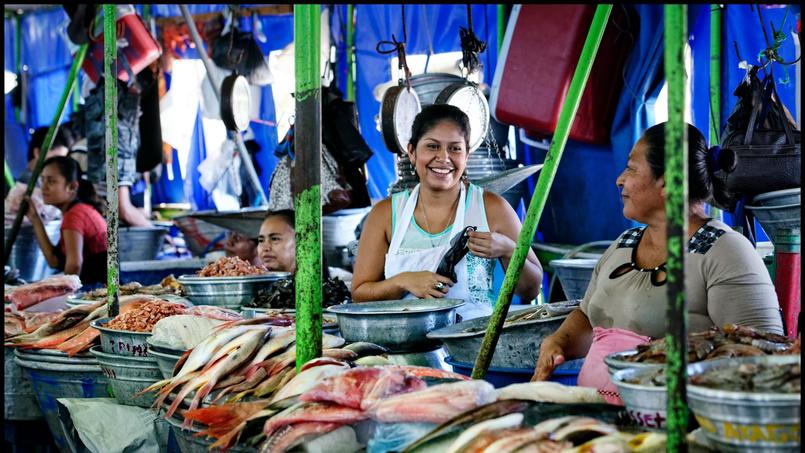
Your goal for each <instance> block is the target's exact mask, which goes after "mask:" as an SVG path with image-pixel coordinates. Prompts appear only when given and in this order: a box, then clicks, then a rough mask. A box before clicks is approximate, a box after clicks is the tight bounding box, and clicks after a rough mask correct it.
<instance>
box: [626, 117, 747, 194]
mask: <svg viewBox="0 0 805 453" xmlns="http://www.w3.org/2000/svg"><path fill="white" fill-rule="evenodd" d="M666 124H668V123H667V122H665V123H660V124H657V125H656V126H652V127H650V128H648V129H646V131H645V132H644V133H643V136H642V137H641V138H640V140H642V141H643V143H644V144H645V145H646V160H647V161H648V165H649V167H650V168H651V174H652V175H653V176H654V177H655V178H659V177H660V176H662V175H664V174H665V125H666ZM685 124H686V125H687V128H688V199H689V200H690V201H708V200H710V199H711V198H713V199H715V201H716V202H717V203H718V204H722V205H724V204H725V203H726V202H727V200H728V199H729V197H730V193H729V191H728V190H727V188H726V186H725V185H724V182H723V181H722V180H721V179H720V178H717V177H715V173H716V172H717V171H723V172H725V173H731V172H732V171H733V170H735V165H736V164H737V160H738V159H737V156H736V155H735V152H734V151H732V150H730V149H724V150H722V149H720V148H719V147H718V146H714V147H712V148H708V147H707V141H705V139H704V135H702V133H701V132H700V131H699V129H696V127H695V126H693V125H691V124H687V123H685ZM727 204H728V203H727Z"/></svg>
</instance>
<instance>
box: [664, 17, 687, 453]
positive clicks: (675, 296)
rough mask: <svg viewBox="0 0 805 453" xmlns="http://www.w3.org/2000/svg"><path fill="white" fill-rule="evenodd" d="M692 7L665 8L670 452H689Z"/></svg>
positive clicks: (667, 377) (668, 429)
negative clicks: (688, 48) (688, 51)
mask: <svg viewBox="0 0 805 453" xmlns="http://www.w3.org/2000/svg"><path fill="white" fill-rule="evenodd" d="M687 28H688V26H687V6H686V5H665V55H664V57H665V80H666V81H667V82H668V123H667V127H666V129H665V150H666V151H665V215H666V218H667V219H668V230H667V231H668V233H667V234H668V261H667V263H668V264H667V269H668V271H667V275H668V277H667V278H668V284H667V285H666V288H668V289H667V291H668V308H667V311H666V319H667V320H668V321H667V323H668V327H667V330H666V334H665V341H666V344H667V346H668V347H667V351H668V353H667V360H666V368H665V375H666V381H667V392H668V411H667V413H668V415H667V417H668V421H667V425H666V426H667V433H668V444H667V450H668V451H670V452H684V451H687V438H686V435H687V425H688V408H687V395H686V388H685V385H686V379H687V370H686V369H687V355H688V354H687V346H688V344H687V337H688V332H687V330H688V314H687V300H686V294H685V252H686V251H687V242H688V241H687V238H688V221H687V218H688V217H687V212H688V137H687V136H688V134H687V127H686V124H685V98H686V96H687V93H686V90H685V66H684V64H685V63H684V61H685V58H684V55H685V53H684V52H685V43H686V42H687V38H688V31H687Z"/></svg>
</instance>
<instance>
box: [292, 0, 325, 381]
mask: <svg viewBox="0 0 805 453" xmlns="http://www.w3.org/2000/svg"><path fill="white" fill-rule="evenodd" d="M320 14H321V6H320V5H318V4H312V5H294V43H295V46H296V52H295V57H294V58H295V70H296V126H295V127H296V133H295V140H296V143H295V144H294V149H295V150H296V162H295V163H294V168H293V175H292V176H293V179H292V180H291V186H292V187H291V191H292V193H293V199H294V207H295V208H296V369H297V371H298V370H299V369H300V368H301V367H302V365H304V364H305V363H306V362H307V361H309V360H311V359H314V358H316V357H320V356H321V336H322V332H321V298H322V269H321V266H322V257H321V79H320V78H321V69H320V67H321V60H320V55H321V40H320V39H321V24H320V22H321V16H320Z"/></svg>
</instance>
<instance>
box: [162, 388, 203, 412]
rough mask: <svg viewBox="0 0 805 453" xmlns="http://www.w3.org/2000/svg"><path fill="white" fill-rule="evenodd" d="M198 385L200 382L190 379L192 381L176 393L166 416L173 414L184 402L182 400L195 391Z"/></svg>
mask: <svg viewBox="0 0 805 453" xmlns="http://www.w3.org/2000/svg"><path fill="white" fill-rule="evenodd" d="M197 387H198V382H197V380H196V379H192V380H190V382H188V383H187V384H185V385H184V387H182V390H180V391H179V394H178V395H176V399H174V400H173V403H171V405H170V407H169V408H168V412H167V413H165V417H170V416H172V415H173V413H174V412H176V409H178V408H179V405H180V404H182V401H183V400H184V397H185V396H187V395H188V394H189V393H190V392H192V391H193V389H195V388H197ZM194 409H195V408H194Z"/></svg>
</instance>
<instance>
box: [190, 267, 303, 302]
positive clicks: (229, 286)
mask: <svg viewBox="0 0 805 453" xmlns="http://www.w3.org/2000/svg"><path fill="white" fill-rule="evenodd" d="M290 276H291V274H290V273H288V272H269V273H267V274H263V275H254V276H246V277H199V276H197V275H182V276H180V277H179V279H178V280H179V283H181V284H182V286H183V287H184V293H185V295H186V296H187V298H188V299H190V300H191V301H192V302H193V303H194V304H196V305H214V306H216V307H223V308H229V309H232V310H238V309H240V306H241V305H243V304H246V303H248V302H251V301H252V299H253V298H254V296H256V295H257V292H258V291H259V290H261V289H263V288H268V287H270V286H271V283H273V282H275V281H278V280H282V279H285V278H289V277H290Z"/></svg>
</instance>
